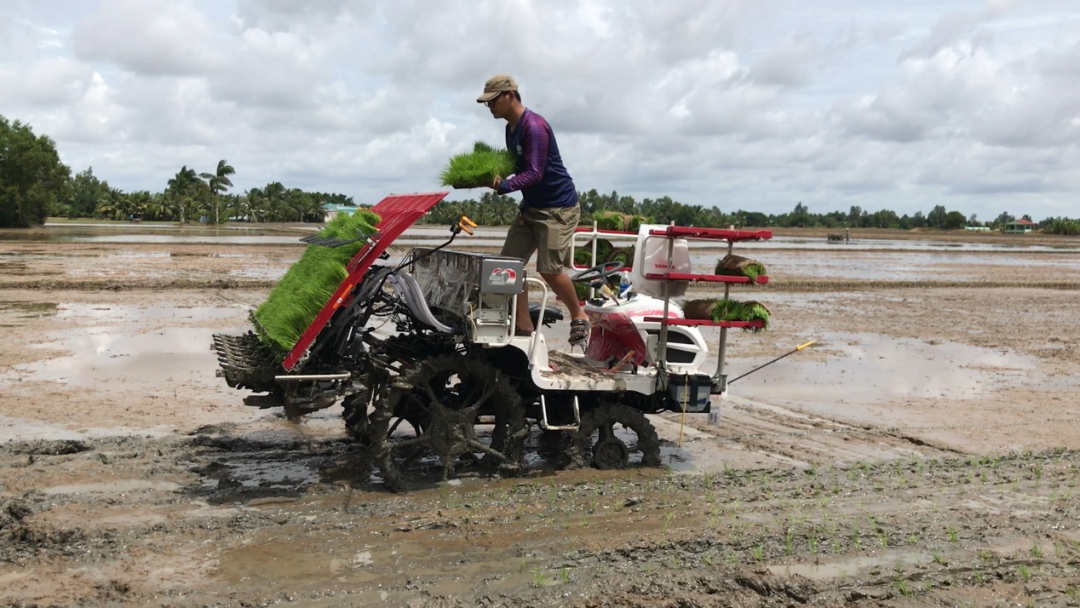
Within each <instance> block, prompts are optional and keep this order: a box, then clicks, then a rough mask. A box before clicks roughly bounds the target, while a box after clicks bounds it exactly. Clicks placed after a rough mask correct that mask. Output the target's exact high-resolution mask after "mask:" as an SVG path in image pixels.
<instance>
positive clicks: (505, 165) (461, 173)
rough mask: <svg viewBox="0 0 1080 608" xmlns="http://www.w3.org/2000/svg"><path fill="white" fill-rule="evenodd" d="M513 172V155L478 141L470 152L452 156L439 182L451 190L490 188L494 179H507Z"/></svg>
mask: <svg viewBox="0 0 1080 608" xmlns="http://www.w3.org/2000/svg"><path fill="white" fill-rule="evenodd" d="M514 170H515V159H514V155H513V154H511V153H510V152H509V151H508V150H503V149H496V148H493V147H491V146H489V145H487V144H486V143H484V142H482V141H478V142H476V143H475V144H473V149H472V152H465V153H462V154H458V155H455V156H452V157H451V158H450V162H449V163H448V164H447V165H446V168H445V169H443V171H442V173H441V174H440V175H439V180H440V182H441V183H442V185H444V186H450V187H452V188H479V187H483V186H490V185H491V184H492V183H494V181H495V178H496V177H507V176H508V175H510V174H512V173H514Z"/></svg>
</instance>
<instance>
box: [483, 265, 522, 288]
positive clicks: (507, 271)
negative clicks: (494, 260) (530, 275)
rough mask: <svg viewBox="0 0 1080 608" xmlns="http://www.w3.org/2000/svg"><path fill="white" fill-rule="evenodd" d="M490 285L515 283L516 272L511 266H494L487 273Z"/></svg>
mask: <svg viewBox="0 0 1080 608" xmlns="http://www.w3.org/2000/svg"><path fill="white" fill-rule="evenodd" d="M488 283H490V284H491V285H513V284H514V283H517V272H516V271H515V270H514V269H513V268H496V269H495V270H492V271H491V274H490V275H488Z"/></svg>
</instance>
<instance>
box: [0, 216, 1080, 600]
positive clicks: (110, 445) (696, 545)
mask: <svg viewBox="0 0 1080 608" xmlns="http://www.w3.org/2000/svg"><path fill="white" fill-rule="evenodd" d="M80 230H82V231H87V230H90V229H88V228H80ZM90 231H91V232H92V230H90ZM91 236H92V235H91ZM300 253H301V249H300V248H299V247H296V246H292V245H279V244H261V245H257V244H246V243H236V244H230V243H191V242H179V243H160V244H158V243H137V244H129V243H123V242H120V243H117V242H107V243H101V242H95V241H65V240H63V239H57V240H49V241H33V240H18V241H15V240H10V241H0V605H10V606H54V605H55V606H69V605H74V606H122V605H135V604H139V605H154V606H206V605H209V606H259V605H274V604H291V605H298V606H383V605H389V606H463V607H464V606H797V605H803V604H813V605H842V604H843V605H855V606H880V605H889V606H969V605H974V606H1007V605H1017V606H1025V605H1036V606H1070V605H1080V572H1078V570H1077V568H1078V567H1080V524H1078V523H1077V521H1078V517H1077V515H1078V513H1077V510H1078V505H1080V502H1078V501H1077V498H1076V496H1075V493H1076V483H1077V480H1078V478H1080V397H1078V396H1077V394H1078V388H1080V380H1078V378H1080V324H1077V323H1076V321H1075V320H1076V319H1077V318H1080V299H1077V298H1076V292H1075V291H1074V288H1073V287H1070V286H1071V285H1072V281H1074V280H1076V278H1077V276H1078V272H1080V258H1078V257H1076V256H1080V254H1077V253H1070V252H1067V251H1066V252H1062V251H1057V252H1038V253H1036V252H1032V251H1020V252H1018V253H1017V254H1016V256H1015V257H1017V259H1026V258H1025V256H1028V257H1032V259H1037V260H1042V262H1034V264H1035V266H1030V267H1029V266H1025V265H1022V264H1016V262H1014V261H1008V262H1003V260H1005V257H1003V254H1001V253H998V252H995V251H985V252H982V251H975V252H971V251H966V252H965V253H963V256H964V257H960V256H956V257H954V258H949V259H948V260H946V262H947V263H948V269H947V273H948V275H949V277H948V278H949V280H951V281H954V282H956V283H965V284H963V285H960V284H956V285H953V286H942V284H941V281H940V277H935V276H926V274H925V272H923V271H918V272H914V273H913V274H911V275H906V274H904V273H903V272H901V270H902V269H900V268H899V264H900V262H898V261H897V258H896V254H895V252H889V251H882V252H878V253H875V252H874V251H873V250H869V251H868V250H858V251H856V250H854V249H852V250H850V251H849V252H846V253H845V250H843V249H824V250H820V251H819V250H808V251H806V252H803V253H799V252H797V251H795V250H790V249H778V250H776V251H765V250H762V251H760V252H754V254H755V255H758V256H759V257H762V258H766V256H770V255H771V256H773V257H775V258H776V259H778V260H781V261H782V260H785V259H786V260H792V261H794V260H798V264H794V263H793V264H791V266H794V267H795V269H794V270H788V271H784V270H781V269H782V265H781V262H777V263H776V266H775V271H773V269H772V268H771V269H770V274H771V275H773V276H775V277H778V278H777V286H776V288H758V289H756V290H755V291H753V292H752V295H753V297H754V298H755V299H759V300H761V301H763V302H765V303H766V304H767V305H768V306H769V307H770V309H771V310H772V311H773V314H774V319H773V325H772V328H771V329H770V330H769V331H767V332H764V333H761V334H751V333H742V332H735V333H732V334H731V336H730V343H729V360H728V368H727V371H728V373H730V374H731V377H734V376H737V375H739V374H741V373H743V372H747V371H749V370H751V369H753V368H754V367H756V366H758V365H761V364H763V363H765V362H767V361H769V360H770V359H773V358H775V357H777V356H779V355H781V354H783V353H785V352H787V351H789V350H791V349H793V348H794V347H795V346H796V345H798V344H802V343H805V342H808V341H810V340H816V341H817V344H815V345H814V346H813V347H811V348H808V349H806V350H804V351H801V352H799V353H798V354H796V355H792V356H790V357H788V358H785V359H783V360H782V361H781V362H779V363H776V364H774V365H772V366H770V367H767V368H765V369H764V370H762V371H760V372H756V373H754V374H751V375H749V376H747V377H745V378H743V379H740V380H737V381H735V382H734V383H733V384H732V385H731V389H730V391H729V395H728V396H727V397H726V398H725V399H724V400H723V401H722V403H721V404H720V409H721V417H720V422H719V424H718V425H712V424H709V421H708V419H707V417H705V416H696V415H689V416H686V417H685V419H683V417H681V416H679V415H676V414H664V415H662V416H656V417H652V420H653V423H654V424H655V425H656V427H657V429H658V431H659V433H660V436H661V438H662V440H663V446H662V456H663V458H664V463H665V465H666V466H665V468H664V469H631V470H628V471H592V470H587V471H572V472H570V471H555V470H554V469H555V466H554V461H555V460H557V456H558V453H557V452H558V450H557V446H556V447H553V446H552V445H551V444H550V442H549V441H548V440H547V439H546V438H545V437H543V436H542V435H541V434H540V433H539V432H538V431H534V432H533V434H532V436H531V437H530V454H532V456H531V463H532V468H531V472H530V473H529V474H527V475H525V476H523V477H519V478H512V479H494V480H492V479H482V478H472V477H466V478H464V479H460V480H455V481H452V482H449V483H444V484H439V485H437V486H433V487H430V488H426V489H420V490H419V491H415V492H412V493H409V494H406V495H393V494H389V493H387V492H386V491H385V490H384V489H383V488H382V486H381V485H380V479H379V477H378V475H377V473H376V472H375V471H372V470H371V468H370V466H368V465H367V464H366V460H365V458H364V455H363V452H362V450H361V449H360V448H359V447H358V446H357V445H356V444H354V443H353V442H351V441H349V440H347V439H346V437H345V434H344V431H343V428H342V425H341V422H340V418H339V417H340V414H341V410H340V407H339V406H335V407H333V408H330V409H328V410H324V411H322V412H318V413H317V414H315V415H313V416H310V417H309V418H307V419H305V420H304V421H303V422H302V423H299V424H296V423H293V422H290V421H288V420H286V419H284V418H283V417H281V416H280V415H279V414H278V413H276V412H274V411H266V410H258V409H253V408H248V407H245V406H244V405H243V404H242V402H241V399H242V397H243V396H244V393H242V392H239V391H234V390H231V389H229V388H228V387H226V386H225V385H224V382H223V381H222V380H221V379H218V378H216V377H215V376H214V370H215V367H216V362H215V359H214V356H213V353H212V352H211V351H210V346H209V344H210V335H211V334H212V333H214V332H221V331H236V332H239V331H242V330H244V329H246V315H247V311H248V310H249V309H250V308H251V307H252V306H255V305H257V304H258V303H260V302H261V301H262V299H263V298H264V297H265V295H266V291H267V287H268V285H269V283H270V282H271V281H272V280H273V279H274V278H275V277H276V276H279V274H280V272H283V270H284V268H287V266H288V265H289V263H291V261H292V260H294V259H296V258H297V257H299V255H300ZM942 255H945V254H942V253H941V252H940V251H936V250H934V249H933V248H929V247H928V248H927V251H925V252H920V251H919V250H915V251H911V252H907V253H905V256H904V257H905V258H906V259H907V262H905V263H906V264H908V266H909V267H910V268H915V269H920V268H929V269H934V268H936V266H935V261H934V259H935V258H933V256H942ZM1047 256H1050V257H1047ZM972 257H973V258H975V259H969V258H972ZM815 260H817V262H816V263H815ZM763 261H767V262H768V261H769V260H767V259H765V260H763ZM1050 262H1052V263H1050ZM1039 264H1041V266H1040V265H1039ZM1006 267H1012V268H1013V270H1011V271H1009V272H1006V270H1005V269H1006ZM1053 267H1058V268H1060V273H1056V272H1055V271H1054V270H1052V269H1051V268H1053ZM890 268H897V272H896V273H892V272H890V270H889V269H890ZM800 269H801V270H800ZM844 269H850V272H845V271H844ZM988 269H990V270H988ZM785 272H786V273H787V274H785ZM846 275H851V276H846ZM894 278H895V279H896V280H893V279H894ZM833 280H836V281H845V283H844V286H845V288H844V290H843V291H838V290H836V289H835V286H834V287H830V286H829V285H828V284H827V282H828V281H833ZM1043 280H1045V281H1051V280H1052V281H1059V282H1060V283H1061V284H1062V285H1063V286H1064V287H1060V288H1045V287H1043V288H1040V287H1033V286H1030V283H1032V282H1034V281H1043ZM214 281H227V283H214ZM991 281H992V284H993V285H995V286H994V287H990V286H987V284H988V282H991ZM785 282H786V283H787V284H788V285H789V286H796V287H794V288H790V289H785V288H783V287H782V286H783V284H784V283H785ZM822 282H826V284H820V285H818V286H817V287H807V288H798V287H797V285H798V284H799V283H805V284H807V285H809V284H811V283H822ZM967 283H970V284H967ZM745 295H746V292H738V293H737V294H736V297H742V296H745ZM695 297H696V295H695ZM553 332H554V335H555V337H556V338H558V337H564V335H565V332H566V328H565V326H563V327H559V326H557V327H556V328H555V329H554V330H553ZM707 337H708V338H709V339H710V340H713V341H715V340H716V339H717V338H718V334H716V333H710V334H708V335H707ZM552 342H555V343H556V344H557V343H558V341H557V340H552Z"/></svg>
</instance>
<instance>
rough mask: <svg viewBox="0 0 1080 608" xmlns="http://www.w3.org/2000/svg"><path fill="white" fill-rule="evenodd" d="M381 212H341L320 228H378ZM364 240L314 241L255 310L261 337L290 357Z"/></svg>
mask: <svg viewBox="0 0 1080 608" xmlns="http://www.w3.org/2000/svg"><path fill="white" fill-rule="evenodd" d="M378 222H379V216H378V215H376V214H374V213H372V212H370V211H368V210H366V209H359V210H357V211H356V212H355V213H352V214H348V213H341V214H338V215H337V216H336V217H335V218H334V219H333V220H332V221H331V222H330V223H329V224H327V226H326V227H325V228H323V229H322V230H321V231H319V234H318V236H319V237H320V238H335V239H341V240H350V239H354V238H357V237H359V236H363V235H367V234H371V233H373V232H375V225H376V224H378ZM363 246H364V242H363V241H355V242H352V243H347V244H344V245H342V246H340V247H333V248H331V247H322V246H319V245H309V246H308V247H307V248H306V249H305V250H304V254H303V255H302V256H301V257H300V259H299V260H298V261H297V262H296V263H295V264H293V265H292V266H291V267H290V268H289V270H288V272H286V273H285V276H284V277H282V279H281V280H280V281H279V282H278V284H277V285H275V286H274V289H273V290H271V292H270V295H269V296H268V297H267V298H266V301H265V302H263V303H262V304H261V305H260V306H259V307H258V308H256V309H255V312H254V313H253V316H254V319H255V321H256V326H257V327H258V328H259V330H260V331H259V335H260V338H261V339H262V340H263V341H264V342H266V343H267V344H270V345H271V346H273V347H274V348H275V349H276V350H278V351H279V354H280V355H281V356H282V357H284V355H285V353H287V352H288V351H290V350H292V348H293V346H295V345H296V342H297V341H298V340H299V339H300V337H301V336H302V335H303V333H304V331H305V330H306V329H307V328H308V326H309V325H311V322H312V321H313V320H314V319H315V316H316V315H317V314H319V311H321V310H322V308H323V306H325V305H326V303H327V302H328V301H329V300H330V298H331V297H332V296H333V295H334V292H335V291H337V288H338V287H339V286H340V285H341V282H342V281H343V280H344V279H345V278H346V277H347V276H348V274H349V273H348V270H346V265H347V264H348V263H349V262H350V261H352V259H353V257H354V256H355V255H356V253H357V252H358V251H359V250H360V248H361V247H363Z"/></svg>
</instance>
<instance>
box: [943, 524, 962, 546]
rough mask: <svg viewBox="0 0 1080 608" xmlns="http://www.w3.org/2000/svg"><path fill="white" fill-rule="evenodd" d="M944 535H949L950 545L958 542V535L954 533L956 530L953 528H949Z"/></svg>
mask: <svg viewBox="0 0 1080 608" xmlns="http://www.w3.org/2000/svg"><path fill="white" fill-rule="evenodd" d="M946 533H947V534H948V535H949V542H950V543H955V542H959V541H960V533H959V532H957V531H956V528H954V527H952V526H949V529H948V530H946Z"/></svg>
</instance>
